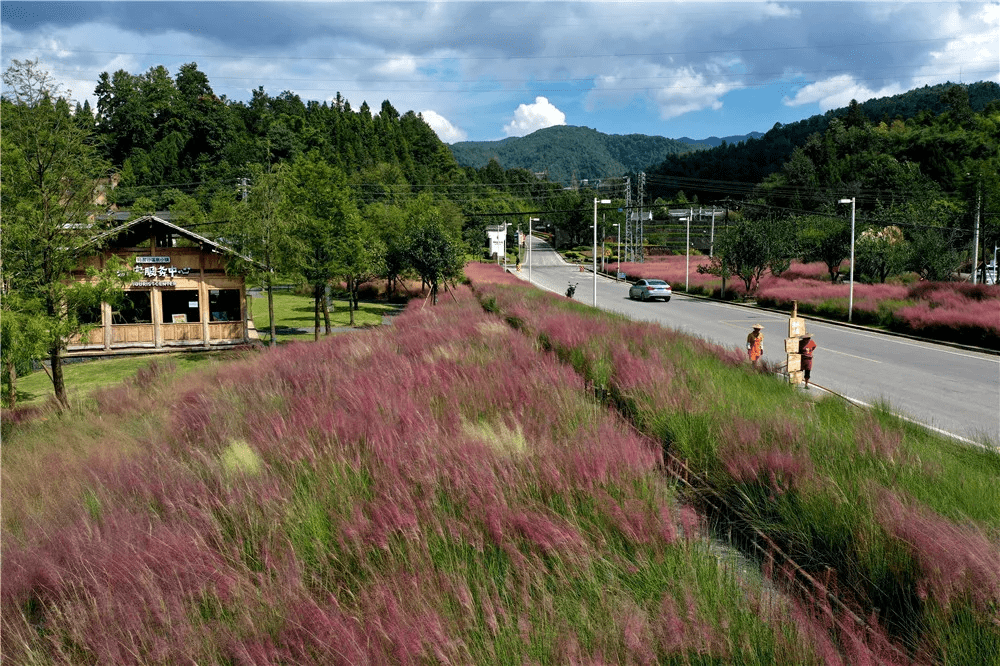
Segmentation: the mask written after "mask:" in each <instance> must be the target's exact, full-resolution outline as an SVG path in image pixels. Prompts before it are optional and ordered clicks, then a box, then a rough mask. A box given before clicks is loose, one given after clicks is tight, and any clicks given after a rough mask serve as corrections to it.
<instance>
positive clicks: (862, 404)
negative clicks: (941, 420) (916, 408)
mask: <svg viewBox="0 0 1000 666" xmlns="http://www.w3.org/2000/svg"><path fill="white" fill-rule="evenodd" d="M816 388H820V389H822V390H824V391H826V392H827V393H832V394H833V395H839V396H840V397H841V398H843V399H844V400H847V401H848V402H850V403H852V404H855V405H858V406H859V407H864V408H865V409H871V407H872V406H871V405H870V404H869V403H867V402H865V401H863V400H858V399H857V398H852V397H850V396H847V395H844V394H843V393H837V392H836V391H834V390H832V389H828V388H826V387H825V386H819V385H816ZM889 413H890V414H892V415H893V416H895V417H897V418H900V419H902V420H904V421H907V422H909V423H913V424H916V425H918V426H921V427H923V428H926V429H927V430H930V431H932V432H936V433H938V434H939V435H944V436H946V437H951V438H952V439H956V440H958V441H960V442H962V443H963V444H968V445H970V446H978V447H979V448H981V449H984V450H986V451H996V450H998V449H997V448H996V447H994V446H989V445H987V444H983V443H981V442H977V441H974V440H971V439H968V438H967V437H962V436H961V435H956V434H955V433H953V432H949V431H948V430H944V429H942V428H937V427H935V426H932V425H931V424H929V423H925V422H923V421H918V420H917V419H915V418H912V417H910V416H907V415H906V414H903V413H902V412H897V411H895V410H892V409H890V410H889Z"/></svg>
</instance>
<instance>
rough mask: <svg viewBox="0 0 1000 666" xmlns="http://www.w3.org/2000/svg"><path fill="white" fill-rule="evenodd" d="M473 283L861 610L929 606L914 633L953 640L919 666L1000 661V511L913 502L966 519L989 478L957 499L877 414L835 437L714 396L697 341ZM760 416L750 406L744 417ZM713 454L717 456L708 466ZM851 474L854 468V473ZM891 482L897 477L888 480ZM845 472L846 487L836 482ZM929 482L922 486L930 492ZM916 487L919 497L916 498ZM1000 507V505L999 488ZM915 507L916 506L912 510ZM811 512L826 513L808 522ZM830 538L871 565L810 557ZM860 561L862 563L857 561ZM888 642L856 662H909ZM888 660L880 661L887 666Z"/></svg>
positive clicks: (924, 640)
mask: <svg viewBox="0 0 1000 666" xmlns="http://www.w3.org/2000/svg"><path fill="white" fill-rule="evenodd" d="M663 263H668V262H663ZM660 275H661V276H666V274H662V273H661V274H660ZM470 278H472V279H473V283H474V287H475V289H476V291H477V293H479V294H480V298H481V299H483V300H484V302H488V303H493V304H494V305H495V307H496V309H497V311H498V312H499V313H500V314H501V315H502V316H505V317H509V318H513V319H514V320H516V321H517V323H518V326H519V327H520V329H521V330H523V331H525V332H526V333H529V334H531V335H534V336H536V337H537V338H538V339H539V341H540V343H541V344H542V345H543V347H545V348H550V349H552V350H553V351H554V352H555V353H556V354H557V355H558V356H560V358H564V359H566V360H567V361H570V362H572V363H573V365H574V367H575V368H576V369H577V371H578V372H580V373H581V374H582V375H584V376H585V377H586V378H587V379H588V380H589V381H592V382H593V383H594V384H595V385H603V386H607V387H608V388H609V389H610V390H611V394H612V399H613V401H615V402H616V403H617V404H618V405H619V406H620V407H621V408H622V409H623V411H624V412H626V413H628V414H630V416H631V418H632V420H633V422H634V423H635V424H636V425H637V426H638V427H640V429H642V430H643V431H645V432H647V433H649V434H655V435H656V436H657V437H662V438H663V439H664V441H665V442H666V443H668V444H670V446H671V448H673V449H674V450H683V451H686V452H687V453H688V455H690V457H691V458H692V459H693V462H692V464H694V465H695V467H696V469H706V470H714V474H715V475H714V476H712V477H711V481H710V483H711V485H712V486H713V488H714V489H715V490H717V491H718V490H719V489H723V488H727V487H728V488H731V489H732V492H731V496H732V497H733V499H734V500H735V501H742V500H745V499H747V498H753V499H752V500H750V501H748V503H747V510H748V512H749V513H751V514H753V515H756V514H757V513H758V512H759V513H760V514H762V516H763V518H764V524H765V525H767V526H768V527H769V528H772V529H774V530H775V531H774V534H775V535H776V537H775V538H777V539H779V540H784V539H787V540H788V541H787V542H785V545H786V546H787V547H789V548H793V549H796V552H799V553H800V554H801V555H802V556H803V557H808V558H810V559H811V558H816V560H817V561H820V562H823V566H822V567H821V568H820V569H818V570H817V571H816V572H815V574H816V575H820V574H825V575H831V576H834V578H836V577H837V576H838V575H839V576H840V577H841V578H842V580H841V585H842V586H843V589H844V590H845V592H846V593H847V597H848V598H849V599H853V603H857V604H859V606H858V607H857V608H856V610H858V611H859V612H862V614H863V615H866V616H869V615H870V617H871V618H872V619H873V620H874V621H875V624H876V625H877V624H879V619H880V618H881V619H888V620H890V621H892V622H896V623H898V622H899V617H898V616H896V613H897V611H890V612H889V613H887V614H885V615H879V614H878V612H877V611H876V610H875V609H873V608H870V607H869V608H865V603H866V602H865V596H866V595H868V594H871V595H873V597H878V596H881V595H883V594H886V595H887V597H886V598H888V595H891V594H893V593H895V594H897V595H898V596H899V597H902V596H905V595H908V594H910V593H913V594H914V595H916V596H917V598H918V601H915V602H914V603H915V604H917V606H918V610H917V613H918V614H920V613H925V612H926V616H923V615H921V619H919V620H914V621H917V622H920V623H927V625H928V626H929V625H931V624H936V626H937V627H938V630H939V631H941V632H942V633H935V632H930V631H928V632H927V633H926V634H925V635H922V636H917V637H914V638H912V639H910V640H911V641H912V642H911V645H910V648H908V649H912V650H914V653H915V654H919V655H920V656H919V657H918V658H917V660H916V661H917V662H918V663H920V662H922V661H923V660H925V659H926V660H928V661H930V662H933V661H936V660H937V659H938V658H939V657H940V655H941V653H942V651H943V652H944V653H947V652H948V647H947V645H948V643H949V641H952V640H955V641H956V643H955V648H954V649H955V650H956V653H957V652H958V651H960V650H961V649H963V648H961V647H959V646H958V644H960V643H962V641H966V640H968V641H970V644H972V645H978V647H977V649H979V650H981V652H975V651H973V653H974V654H979V655H990V654H992V655H993V656H994V657H1000V632H998V630H997V628H996V626H993V625H995V614H996V611H997V609H998V608H1000V542H998V541H997V535H996V525H997V520H996V512H995V511H993V510H992V509H990V510H988V511H987V512H985V513H983V514H982V515H983V516H984V518H986V520H985V521H982V522H975V521H972V520H969V519H968V518H965V517H963V518H961V519H958V520H952V519H948V518H946V517H945V516H944V515H942V514H941V513H938V512H936V511H935V510H933V509H931V508H930V507H929V506H928V505H927V504H925V503H922V502H920V501H917V500H915V499H913V498H911V497H907V493H906V492H905V491H904V490H902V488H908V487H910V488H920V487H921V485H920V484H921V483H926V484H927V485H928V489H927V490H925V492H928V490H929V489H930V488H933V491H930V492H932V494H941V495H954V498H953V499H954V500H959V503H958V504H959V506H962V504H961V498H962V494H963V493H964V489H965V484H969V485H970V486H972V485H974V484H980V483H986V484H989V483H991V481H992V479H991V477H990V473H989V471H986V472H984V475H983V476H982V477H977V478H976V479H975V480H973V476H974V474H973V470H971V469H967V470H965V471H963V472H960V473H959V476H960V479H961V480H960V484H962V485H961V486H958V487H956V486H955V485H954V481H955V480H954V478H949V479H948V480H947V481H945V480H944V479H942V478H941V475H942V472H941V470H940V468H939V467H937V465H936V464H931V463H930V461H929V460H922V459H921V458H920V457H919V456H918V455H916V454H915V453H914V452H913V450H912V447H913V446H914V444H913V442H912V441H910V440H909V439H908V436H907V435H905V434H904V432H903V431H902V430H901V429H898V428H890V427H884V426H883V425H881V424H880V423H879V421H878V420H877V419H876V418H875V417H874V415H872V414H870V413H860V412H859V413H853V412H852V413H851V414H852V415H851V416H849V417H848V418H849V419H853V420H846V424H853V425H849V426H848V427H847V428H844V427H843V426H844V425H845V423H843V422H842V423H840V425H839V426H832V425H830V424H826V425H825V427H823V428H820V429H817V428H815V427H810V423H811V421H812V420H813V419H814V418H817V416H815V415H813V410H815V409H816V406H815V405H812V404H811V403H807V404H805V405H803V404H796V403H795V402H794V401H793V400H790V399H789V400H788V401H787V403H786V402H784V401H782V402H778V401H777V399H778V395H777V393H778V392H777V391H774V393H773V394H772V393H770V392H768V389H767V388H765V387H763V386H758V387H755V388H752V389H751V388H749V386H748V388H747V389H746V390H745V391H742V392H741V391H739V390H733V391H730V390H729V389H731V388H732V387H735V386H738V385H740V384H742V383H744V382H743V380H742V379H741V378H740V377H739V376H738V375H733V376H728V377H727V378H726V381H725V382H722V383H718V384H714V385H711V386H709V385H706V384H702V383H701V380H702V378H703V377H702V375H700V373H697V372H693V371H692V370H691V366H690V364H688V363H686V362H685V359H686V358H688V355H689V354H690V353H691V352H692V350H693V349H695V348H698V344H697V341H695V340H693V339H691V338H688V337H687V336H684V335H682V334H678V333H676V332H674V331H671V330H669V329H663V328H660V327H658V326H654V325H651V324H636V323H634V322H629V321H627V320H625V319H624V318H619V317H615V316H613V315H609V314H607V313H603V312H600V311H592V310H589V309H583V308H580V307H579V306H578V305H577V304H574V303H568V302H566V300H565V299H562V298H561V297H558V296H554V295H551V294H532V293H530V290H528V289H525V288H521V287H515V288H510V287H507V286H504V285H502V284H499V283H500V282H503V281H504V280H503V279H502V278H501V279H498V280H497V281H496V282H493V281H492V280H491V279H490V278H491V276H490V275H489V274H481V275H477V276H476V277H475V278H473V276H472V275H470ZM825 288H830V285H826V286H825ZM920 289H923V290H926V291H928V292H930V293H936V294H938V295H937V296H936V297H935V298H938V299H943V298H944V297H942V296H941V294H944V295H945V297H948V296H949V295H950V294H953V293H955V292H956V291H958V290H941V289H928V288H927V287H920ZM894 290H902V292H900V291H894ZM876 293H882V294H883V295H884V294H893V295H900V293H902V294H903V295H906V294H907V293H908V292H907V288H905V287H892V286H880V287H878V288H877V289H876ZM989 293H992V292H989ZM938 302H940V300H939V301H938ZM985 302H987V303H995V302H996V301H989V300H986V301H985ZM584 331H586V332H587V333H583V332H584ZM698 351H699V352H700V353H701V354H704V355H705V356H715V357H716V358H717V359H719V360H720V361H722V362H723V364H730V361H731V364H732V365H735V366H738V367H739V368H741V369H742V370H743V371H744V373H745V375H746V377H747V378H753V377H754V376H755V373H754V372H753V371H752V369H751V368H750V367H748V366H747V364H746V363H745V362H744V361H743V358H742V354H739V353H737V354H735V355H733V356H732V359H730V357H729V356H728V353H727V350H725V349H722V348H719V347H717V346H706V347H702V348H698ZM738 351H739V350H737V352H738ZM706 352H707V353H706ZM761 381H770V380H764V379H763V378H762V379H761ZM762 395H766V396H767V397H766V398H765V399H764V401H765V402H768V401H775V402H774V403H771V402H768V404H769V408H766V409H764V410H763V411H762V412H761V413H759V414H758V413H755V415H754V416H753V417H752V418H748V417H746V416H745V415H741V409H739V408H737V407H736V406H735V405H736V404H737V403H738V402H740V401H748V400H750V401H752V402H753V403H757V402H758V401H759V400H760V397H761V396H762ZM827 406H829V405H827ZM746 407H747V405H741V408H742V410H746ZM831 407H833V406H831ZM853 414H856V415H853ZM702 418H703V419H704V420H705V421H706V422H707V423H708V425H707V426H706V427H705V428H704V434H701V433H702V432H703V431H702V430H699V429H692V430H689V431H687V432H688V434H687V435H686V436H685V437H684V439H683V441H677V440H674V441H671V440H672V438H673V437H674V434H673V433H672V432H671V428H672V427H677V428H688V427H689V426H690V424H691V423H700V422H701V419H702ZM820 442H823V445H824V447H825V446H826V445H827V444H829V445H831V446H833V445H835V446H837V447H838V448H834V449H830V448H823V447H820V446H819V444H820ZM693 444H697V445H698V446H700V447H702V448H700V449H698V448H695V447H694V446H693ZM938 446H944V444H943V443H940V444H938ZM814 448H815V449H816V451H817V452H815V453H814V452H813V449H814ZM706 449H707V450H709V451H711V453H706V452H705V450H706ZM935 455H936V454H935ZM963 455H971V454H968V453H966V454H963ZM946 457H947V456H944V458H946ZM846 461H851V464H850V465H845V462H846ZM982 464H985V465H987V466H988V469H994V468H997V467H996V461H995V458H990V457H985V458H984V459H983V460H982ZM997 469H1000V468H997ZM887 470H892V471H891V472H888V474H887ZM710 473H711V472H710ZM834 473H836V474H837V476H832V475H833V474H834ZM896 475H898V476H899V477H901V478H903V479H905V482H904V483H903V484H902V487H901V488H900V489H899V490H897V491H895V492H892V491H888V490H886V489H885V488H883V486H882V484H883V483H884V484H887V485H889V487H891V481H890V480H889V479H891V478H893V477H894V476H896ZM887 477H888V478H887ZM916 477H921V478H922V481H921V482H920V483H918V482H916V481H915V478H916ZM875 479H878V480H877V481H876V480H875ZM911 483H912V484H914V485H912V486H910V485H908V484H911ZM846 488H851V490H850V491H846V492H849V493H850V497H851V499H850V500H843V499H842V497H843V496H844V493H845V489H846ZM991 496H994V497H995V496H996V492H995V486H994V490H993V491H991ZM904 497H905V498H906V499H905V500H904V499H901V498H904ZM845 501H846V502H847V504H845V503H844V502H845ZM783 507H787V510H788V520H789V522H788V523H783V522H781V521H782V517H781V511H782V510H783ZM807 508H808V509H809V510H810V511H812V512H813V513H812V514H807V511H806V510H807ZM974 510H976V509H975V508H974V507H972V506H969V505H968V504H966V505H965V508H964V510H960V512H962V511H964V513H965V515H966V516H968V513H969V512H970V511H974ZM807 515H808V516H809V518H810V519H811V520H812V522H813V524H815V525H816V526H819V525H826V524H828V523H829V527H832V528H833V530H834V531H833V535H834V536H831V535H828V534H824V533H823V528H819V527H816V528H804V527H803V526H802V525H801V524H800V522H801V521H803V520H806V516H807ZM841 521H842V522H841ZM800 529H803V530H804V531H805V532H806V533H807V534H812V533H814V532H813V531H812V530H813V529H816V530H817V531H816V532H815V534H816V535H817V541H816V542H814V543H813V544H812V545H811V546H806V545H804V544H803V542H802V541H800V540H799V538H798V537H797V536H793V535H795V534H796V532H797V531H798V530H800ZM851 530H857V532H856V533H854V534H853V535H851V536H848V535H847V534H846V533H845V532H850V531H851ZM827 539H829V541H826V544H829V543H838V544H839V543H841V541H840V540H843V543H847V544H851V545H850V546H849V548H851V549H854V548H856V549H857V553H855V552H853V551H849V552H847V553H845V552H843V551H839V552H838V551H834V552H829V553H826V552H822V551H820V552H821V553H822V554H819V553H816V552H809V549H810V548H822V547H823V546H824V545H825V544H824V540H827ZM869 549H870V550H869ZM855 557H858V558H859V559H858V560H854V559H853V558H855ZM880 557H881V558H883V559H884V560H885V564H884V566H885V569H882V568H881V567H880V566H878V559H879V558H880ZM838 558H841V559H838ZM866 558H872V560H874V562H875V565H876V566H874V567H872V568H869V567H870V566H871V562H866V561H863V560H865V559H866ZM886 570H888V572H887V571H886ZM876 579H877V580H876ZM866 586H867V588H866ZM893 586H899V587H898V590H897V591H896V592H892V591H891V590H893V589H894V588H893ZM865 589H867V592H865V591H863V590H865ZM887 590H889V591H887ZM868 603H871V602H870V601H869V602H868ZM899 612H900V613H901V612H902V611H899ZM908 612H914V611H913V610H912V609H910V610H909V611H908ZM967 612H971V613H972V614H973V617H976V618H977V619H976V620H975V622H978V623H981V624H980V625H977V626H974V627H972V628H971V629H968V631H969V635H968V637H967V638H966V637H963V638H961V639H954V638H952V637H951V636H952V634H953V632H954V635H956V636H957V635H960V634H961V631H962V630H959V629H958V628H957V627H950V626H948V625H947V623H948V622H949V621H950V620H948V619H947V618H949V617H952V616H951V615H950V614H951V613H955V614H956V616H955V617H964V615H963V614H965V613H967ZM942 617H944V618H946V619H941V618H942ZM963 621H964V620H958V622H959V623H961V622H963ZM970 622H971V620H970ZM942 626H943V627H944V628H943V629H941V627H942ZM897 630H898V629H897ZM876 633H877V632H876ZM883 638H884V636H882V638H879V639H877V640H875V642H874V643H872V644H869V645H868V646H867V647H865V648H863V649H862V650H861V651H860V652H858V653H855V654H854V657H853V661H852V663H890V662H892V661H894V660H895V659H896V657H892V656H891V655H889V654H888V653H880V652H879V651H880V650H882V649H883V648H885V646H886V645H887V644H886V643H884V642H880V641H881V640H882V639H883ZM841 640H843V641H845V642H846V643H848V644H851V641H852V640H853V639H852V638H851V636H850V635H848V636H841ZM976 641H981V643H979V644H977V643H976ZM876 644H878V645H880V646H881V647H876ZM966 647H968V646H966ZM889 652H892V650H889ZM876 653H878V654H879V655H880V656H874V655H875V654H876ZM935 655H936V656H935ZM974 661H975V660H973V662H974ZM970 663H971V662H970Z"/></svg>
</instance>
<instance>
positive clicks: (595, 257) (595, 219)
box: [594, 197, 611, 308]
mask: <svg viewBox="0 0 1000 666" xmlns="http://www.w3.org/2000/svg"><path fill="white" fill-rule="evenodd" d="M598 201H600V203H602V204H609V203H611V199H600V200H598V198H597V197H594V307H595V308H596V307H597V204H598Z"/></svg>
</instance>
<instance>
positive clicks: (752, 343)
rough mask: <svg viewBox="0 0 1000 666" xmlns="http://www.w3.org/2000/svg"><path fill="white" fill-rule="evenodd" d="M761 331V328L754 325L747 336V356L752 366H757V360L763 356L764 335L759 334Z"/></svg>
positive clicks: (758, 325) (762, 328)
mask: <svg viewBox="0 0 1000 666" xmlns="http://www.w3.org/2000/svg"><path fill="white" fill-rule="evenodd" d="M763 330H764V327H763V326H761V325H760V324H754V325H753V329H751V331H750V334H749V335H748V336H747V355H748V356H749V357H750V362H751V363H753V364H754V365H757V359H759V358H760V357H761V356H763V354H764V334H763V333H762V332H761V331H763Z"/></svg>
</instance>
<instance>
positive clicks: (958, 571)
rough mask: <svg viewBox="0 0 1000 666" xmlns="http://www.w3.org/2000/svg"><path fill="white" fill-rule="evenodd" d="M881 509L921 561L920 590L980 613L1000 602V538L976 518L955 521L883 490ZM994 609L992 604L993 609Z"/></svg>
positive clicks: (926, 596) (939, 601)
mask: <svg viewBox="0 0 1000 666" xmlns="http://www.w3.org/2000/svg"><path fill="white" fill-rule="evenodd" d="M876 515H877V517H878V520H879V522H880V523H881V524H882V525H883V526H884V527H885V529H886V530H887V531H889V533H890V534H893V535H894V536H895V537H896V538H898V539H901V540H902V541H903V542H904V543H906V544H907V545H908V546H909V548H910V549H911V551H912V552H913V554H914V556H915V557H916V559H917V562H918V563H919V565H920V570H921V573H922V578H921V579H920V581H919V582H918V591H919V593H920V594H921V596H922V598H924V599H927V600H931V601H934V602H935V603H937V604H939V605H940V606H941V607H942V608H946V609H947V608H949V607H950V606H951V605H952V604H954V603H962V602H965V603H968V604H970V605H972V606H973V607H974V608H976V609H977V610H978V611H979V612H981V613H987V614H989V613H995V612H996V608H997V606H998V605H1000V544H997V542H996V541H995V540H994V539H991V538H990V537H989V536H987V534H986V533H985V532H984V531H983V530H982V529H981V528H979V527H978V526H976V525H974V524H972V523H966V524H961V525H959V524H955V523H953V522H951V521H949V520H948V519H946V518H944V517H942V516H939V515H937V514H935V513H933V512H931V511H930V510H929V509H927V508H923V507H920V506H918V505H916V504H909V503H906V504H904V503H903V501H902V500H901V499H900V498H898V497H897V496H896V495H894V494H892V493H890V492H888V491H886V492H884V493H882V496H881V498H880V501H879V506H878V508H877V512H876ZM991 609H992V610H991Z"/></svg>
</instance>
